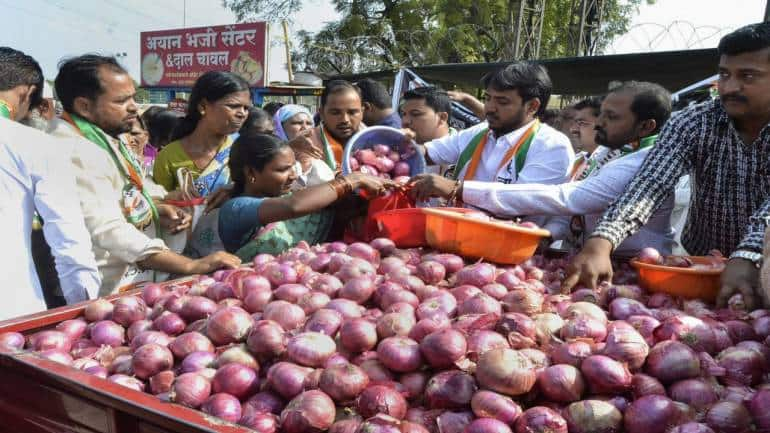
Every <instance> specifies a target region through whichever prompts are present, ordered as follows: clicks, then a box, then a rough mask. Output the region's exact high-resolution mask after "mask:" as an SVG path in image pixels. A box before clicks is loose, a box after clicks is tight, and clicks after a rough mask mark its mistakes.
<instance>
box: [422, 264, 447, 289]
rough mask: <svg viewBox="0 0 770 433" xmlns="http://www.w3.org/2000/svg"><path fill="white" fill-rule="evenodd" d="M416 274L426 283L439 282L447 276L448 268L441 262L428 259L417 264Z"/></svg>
mask: <svg viewBox="0 0 770 433" xmlns="http://www.w3.org/2000/svg"><path fill="white" fill-rule="evenodd" d="M416 275H417V277H418V278H420V279H421V280H423V281H424V282H425V284H438V283H440V282H441V281H442V280H443V279H444V278H445V277H446V269H445V268H444V265H442V264H441V263H439V262H435V261H432V260H427V261H424V262H422V263H420V264H419V265H417V273H416Z"/></svg>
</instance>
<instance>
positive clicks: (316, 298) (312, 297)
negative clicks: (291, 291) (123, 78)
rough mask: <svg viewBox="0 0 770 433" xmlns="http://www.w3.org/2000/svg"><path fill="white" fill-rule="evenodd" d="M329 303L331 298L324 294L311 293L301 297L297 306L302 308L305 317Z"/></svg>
mask: <svg viewBox="0 0 770 433" xmlns="http://www.w3.org/2000/svg"><path fill="white" fill-rule="evenodd" d="M330 301H331V298H329V295H327V294H326V293H322V292H316V291H313V292H310V293H307V294H305V295H303V296H301V297H300V298H299V300H297V305H298V306H299V307H300V308H302V311H304V312H305V315H310V314H313V313H315V312H316V311H318V310H320V309H322V308H324V307H325V306H326V304H328V303H329V302H330Z"/></svg>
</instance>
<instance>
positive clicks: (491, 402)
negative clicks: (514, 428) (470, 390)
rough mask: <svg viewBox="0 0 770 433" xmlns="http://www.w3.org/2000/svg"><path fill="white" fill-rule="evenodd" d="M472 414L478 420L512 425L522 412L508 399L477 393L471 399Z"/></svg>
mask: <svg viewBox="0 0 770 433" xmlns="http://www.w3.org/2000/svg"><path fill="white" fill-rule="evenodd" d="M471 407H472V408H473V413H474V414H475V415H476V416H477V417H479V418H494V419H497V420H500V421H502V422H504V423H506V424H508V425H513V423H514V422H516V419H517V418H518V417H519V416H521V413H522V410H521V407H519V405H518V404H516V403H515V402H514V401H513V400H511V399H510V398H509V397H506V396H504V395H501V394H498V393H496V392H492V391H484V390H482V391H478V392H476V394H474V395H473V398H472V399H471Z"/></svg>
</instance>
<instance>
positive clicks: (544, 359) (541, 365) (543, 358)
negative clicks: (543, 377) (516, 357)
mask: <svg viewBox="0 0 770 433" xmlns="http://www.w3.org/2000/svg"><path fill="white" fill-rule="evenodd" d="M519 353H520V354H522V355H524V356H526V357H527V359H529V362H531V363H532V366H533V367H534V368H535V372H536V373H538V374H540V372H541V371H543V370H545V369H546V368H547V367H548V366H550V365H551V360H550V359H549V358H548V355H546V354H545V352H543V351H541V350H537V349H533V348H527V349H521V350H519Z"/></svg>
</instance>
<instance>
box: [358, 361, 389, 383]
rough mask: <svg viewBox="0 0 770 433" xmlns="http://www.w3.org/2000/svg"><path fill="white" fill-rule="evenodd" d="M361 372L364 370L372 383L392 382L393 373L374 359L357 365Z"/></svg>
mask: <svg viewBox="0 0 770 433" xmlns="http://www.w3.org/2000/svg"><path fill="white" fill-rule="evenodd" d="M358 366H359V367H361V370H364V373H366V375H367V376H369V379H371V380H372V382H391V381H393V380H394V377H393V373H391V371H390V370H388V369H387V368H386V367H385V366H384V365H382V363H381V362H380V361H378V360H376V359H368V360H365V361H361V362H360V363H358Z"/></svg>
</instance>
